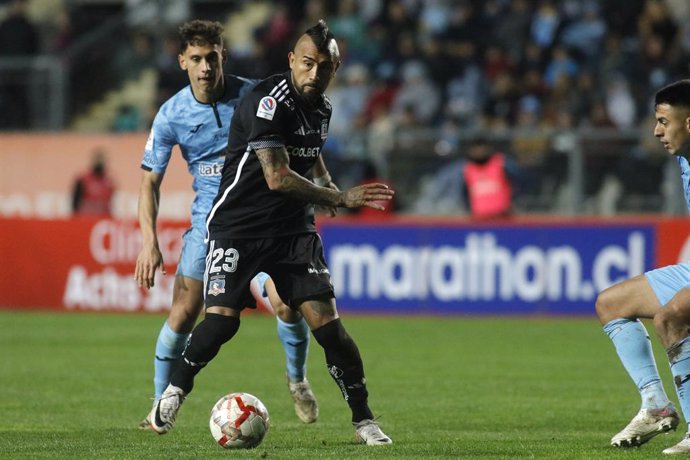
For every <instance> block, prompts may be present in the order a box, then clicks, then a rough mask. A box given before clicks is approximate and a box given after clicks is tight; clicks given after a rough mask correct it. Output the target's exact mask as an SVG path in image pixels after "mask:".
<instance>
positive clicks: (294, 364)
mask: <svg viewBox="0 0 690 460" xmlns="http://www.w3.org/2000/svg"><path fill="white" fill-rule="evenodd" d="M276 321H277V323H278V337H279V338H280V341H281V342H282V344H283V350H285V361H286V363H287V374H288V378H289V379H290V381H291V382H301V381H302V380H304V378H305V377H306V375H307V354H308V352H309V326H307V322H306V321H305V320H304V318H301V319H300V320H299V321H298V322H296V323H286V322H285V321H283V320H281V319H280V318H278V317H277V316H276Z"/></svg>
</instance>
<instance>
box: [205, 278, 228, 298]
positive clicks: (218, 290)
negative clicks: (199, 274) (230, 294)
mask: <svg viewBox="0 0 690 460" xmlns="http://www.w3.org/2000/svg"><path fill="white" fill-rule="evenodd" d="M224 293H225V280H222V279H215V280H211V281H210V282H209V283H208V294H209V295H219V294H224Z"/></svg>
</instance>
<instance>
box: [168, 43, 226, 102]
mask: <svg viewBox="0 0 690 460" xmlns="http://www.w3.org/2000/svg"><path fill="white" fill-rule="evenodd" d="M225 56H226V54H225V49H223V47H222V46H221V45H210V44H208V45H189V46H187V49H185V50H184V52H183V53H182V54H180V55H179V56H178V61H179V63H180V67H181V68H182V69H183V70H186V71H187V76H188V77H189V82H190V83H191V85H192V91H193V92H194V96H195V97H196V98H197V99H198V100H199V101H201V102H211V101H213V100H215V98H216V96H217V95H218V92H220V91H222V89H223V86H222V82H223V65H224V64H225Z"/></svg>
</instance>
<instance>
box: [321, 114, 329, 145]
mask: <svg viewBox="0 0 690 460" xmlns="http://www.w3.org/2000/svg"><path fill="white" fill-rule="evenodd" d="M327 137H328V120H326V119H323V120H321V140H323V141H325V140H326V138H327Z"/></svg>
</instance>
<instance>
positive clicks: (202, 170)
mask: <svg viewBox="0 0 690 460" xmlns="http://www.w3.org/2000/svg"><path fill="white" fill-rule="evenodd" d="M198 171H199V176H203V177H211V176H220V175H221V173H222V172H223V163H199V167H198Z"/></svg>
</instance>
